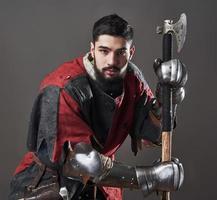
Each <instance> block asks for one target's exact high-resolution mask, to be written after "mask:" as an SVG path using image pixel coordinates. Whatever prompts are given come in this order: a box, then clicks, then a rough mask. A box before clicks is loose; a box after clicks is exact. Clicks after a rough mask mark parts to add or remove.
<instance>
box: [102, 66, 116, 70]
mask: <svg viewBox="0 0 217 200" xmlns="http://www.w3.org/2000/svg"><path fill="white" fill-rule="evenodd" d="M106 70H114V71H120V69H119V68H118V67H117V66H109V67H104V68H103V69H102V71H106Z"/></svg>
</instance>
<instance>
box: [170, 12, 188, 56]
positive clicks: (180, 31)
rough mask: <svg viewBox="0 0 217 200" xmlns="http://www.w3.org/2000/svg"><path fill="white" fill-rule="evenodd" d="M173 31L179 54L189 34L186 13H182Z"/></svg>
mask: <svg viewBox="0 0 217 200" xmlns="http://www.w3.org/2000/svg"><path fill="white" fill-rule="evenodd" d="M173 31H174V33H175V37H176V42H177V47H178V49H177V51H178V53H179V52H180V51H181V50H182V47H183V45H184V43H185V38H186V33H187V17H186V14H185V13H182V14H181V16H180V19H179V21H178V22H176V23H175V24H174V26H173Z"/></svg>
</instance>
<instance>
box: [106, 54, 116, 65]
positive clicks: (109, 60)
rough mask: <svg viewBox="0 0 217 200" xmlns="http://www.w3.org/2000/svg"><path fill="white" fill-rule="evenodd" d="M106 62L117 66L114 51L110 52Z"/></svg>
mask: <svg viewBox="0 0 217 200" xmlns="http://www.w3.org/2000/svg"><path fill="white" fill-rule="evenodd" d="M107 64H108V66H117V65H118V59H117V55H115V53H111V54H110V55H109V56H108V60H107Z"/></svg>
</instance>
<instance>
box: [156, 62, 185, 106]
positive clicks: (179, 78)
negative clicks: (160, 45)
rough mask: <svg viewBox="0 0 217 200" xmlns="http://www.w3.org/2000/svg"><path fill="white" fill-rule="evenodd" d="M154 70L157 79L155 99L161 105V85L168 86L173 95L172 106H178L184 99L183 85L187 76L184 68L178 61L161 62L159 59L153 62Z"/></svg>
mask: <svg viewBox="0 0 217 200" xmlns="http://www.w3.org/2000/svg"><path fill="white" fill-rule="evenodd" d="M154 70H155V73H156V75H157V77H158V84H157V89H156V97H157V99H158V101H159V102H160V103H161V102H162V101H161V99H162V95H163V94H162V90H161V86H162V85H163V84H169V85H170V86H171V89H172V94H173V105H175V104H179V103H181V102H182V100H183V99H184V97H185V89H184V85H185V83H186V81H187V78H188V75H187V71H186V67H185V65H184V64H182V63H181V62H180V61H179V60H178V59H173V60H170V61H167V62H162V60H161V59H160V58H158V59H156V60H155V61H154Z"/></svg>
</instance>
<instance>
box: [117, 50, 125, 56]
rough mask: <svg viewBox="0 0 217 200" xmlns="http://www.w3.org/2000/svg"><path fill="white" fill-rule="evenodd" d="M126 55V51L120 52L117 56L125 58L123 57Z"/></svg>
mask: <svg viewBox="0 0 217 200" xmlns="http://www.w3.org/2000/svg"><path fill="white" fill-rule="evenodd" d="M125 54H126V51H125V50H122V51H118V52H117V55H119V56H123V55H125Z"/></svg>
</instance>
